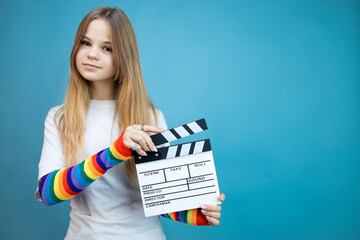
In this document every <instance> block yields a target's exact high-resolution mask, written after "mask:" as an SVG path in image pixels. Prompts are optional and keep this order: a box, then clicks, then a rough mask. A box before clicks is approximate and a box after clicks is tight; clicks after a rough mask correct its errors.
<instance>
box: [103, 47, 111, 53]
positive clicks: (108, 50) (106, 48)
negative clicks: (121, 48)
mask: <svg viewBox="0 0 360 240" xmlns="http://www.w3.org/2000/svg"><path fill="white" fill-rule="evenodd" d="M104 50H105V51H107V52H112V48H111V47H104Z"/></svg>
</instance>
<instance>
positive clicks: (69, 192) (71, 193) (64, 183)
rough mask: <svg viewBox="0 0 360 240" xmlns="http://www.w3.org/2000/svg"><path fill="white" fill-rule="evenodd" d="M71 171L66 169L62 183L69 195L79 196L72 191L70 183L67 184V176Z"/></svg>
mask: <svg viewBox="0 0 360 240" xmlns="http://www.w3.org/2000/svg"><path fill="white" fill-rule="evenodd" d="M69 169H70V168H67V169H65V171H64V174H63V179H62V183H63V185H64V189H65V191H66V192H67V193H68V194H70V195H73V196H74V195H76V194H78V193H76V192H74V191H73V190H71V189H70V187H69V185H68V183H67V174H68V171H69Z"/></svg>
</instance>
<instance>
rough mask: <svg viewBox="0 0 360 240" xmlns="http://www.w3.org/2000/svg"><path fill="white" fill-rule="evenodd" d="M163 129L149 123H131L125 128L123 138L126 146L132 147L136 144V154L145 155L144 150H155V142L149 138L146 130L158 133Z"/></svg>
mask: <svg viewBox="0 0 360 240" xmlns="http://www.w3.org/2000/svg"><path fill="white" fill-rule="evenodd" d="M163 131H164V129H161V128H157V127H153V126H149V125H133V126H129V127H127V128H126V129H125V132H124V135H123V139H124V143H125V145H126V146H127V147H128V148H131V149H134V147H135V143H137V145H138V146H136V148H135V149H134V150H135V151H136V152H137V153H138V154H140V155H142V156H146V151H154V152H157V149H156V147H155V144H154V143H153V141H152V140H151V138H150V136H149V135H148V132H153V133H160V132H163Z"/></svg>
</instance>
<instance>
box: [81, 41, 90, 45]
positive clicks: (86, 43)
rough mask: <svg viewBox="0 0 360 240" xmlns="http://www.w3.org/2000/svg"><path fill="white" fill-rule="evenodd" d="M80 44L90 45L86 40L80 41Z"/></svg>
mask: <svg viewBox="0 0 360 240" xmlns="http://www.w3.org/2000/svg"><path fill="white" fill-rule="evenodd" d="M81 44H82V45H83V46H90V43H89V42H88V41H82V42H81Z"/></svg>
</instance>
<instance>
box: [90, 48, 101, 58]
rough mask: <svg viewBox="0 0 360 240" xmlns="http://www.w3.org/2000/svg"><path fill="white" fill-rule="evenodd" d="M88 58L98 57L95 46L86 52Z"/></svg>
mask: <svg viewBox="0 0 360 240" xmlns="http://www.w3.org/2000/svg"><path fill="white" fill-rule="evenodd" d="M88 58H89V59H94V60H98V59H99V52H98V50H97V49H96V48H95V47H93V48H91V49H90V51H89V54H88Z"/></svg>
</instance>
